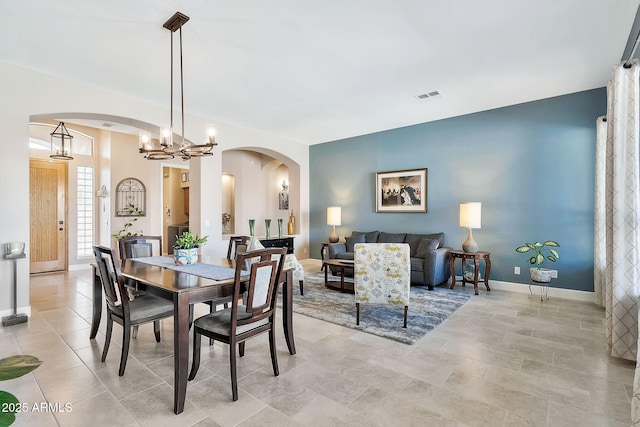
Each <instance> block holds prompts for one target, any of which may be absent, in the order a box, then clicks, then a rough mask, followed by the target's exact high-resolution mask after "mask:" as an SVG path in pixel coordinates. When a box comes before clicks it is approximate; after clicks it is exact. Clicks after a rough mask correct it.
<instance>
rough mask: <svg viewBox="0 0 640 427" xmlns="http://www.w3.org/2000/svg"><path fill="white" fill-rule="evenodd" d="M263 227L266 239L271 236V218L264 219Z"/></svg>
mask: <svg viewBox="0 0 640 427" xmlns="http://www.w3.org/2000/svg"><path fill="white" fill-rule="evenodd" d="M264 229H265V235H266V236H267V239H269V238H270V237H271V220H270V219H265V220H264Z"/></svg>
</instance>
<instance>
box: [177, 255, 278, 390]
mask: <svg viewBox="0 0 640 427" xmlns="http://www.w3.org/2000/svg"><path fill="white" fill-rule="evenodd" d="M286 251H287V250H286V248H268V249H261V250H256V251H252V252H245V253H239V254H237V257H236V271H235V275H234V284H233V299H232V301H231V307H230V308H227V309H224V310H221V311H217V312H215V313H210V314H207V315H204V316H202V317H199V318H198V319H196V320H195V322H194V323H193V326H194V327H193V331H194V332H193V361H192V364H191V372H190V373H189V380H190V381H191V380H193V379H194V378H195V376H196V374H197V373H198V368H199V367H200V347H201V345H200V341H201V337H202V335H204V336H207V337H209V338H213V339H215V340H217V341H220V342H224V343H226V344H228V345H229V364H230V369H231V390H232V395H233V400H234V401H236V400H238V376H237V371H236V345H237V346H238V352H239V353H240V357H242V356H244V349H245V342H246V340H248V339H250V338H253V337H255V336H257V335H260V334H263V333H265V332H268V333H269V348H270V353H271V365H272V367H273V375H275V376H278V375H279V371H278V359H277V356H276V337H275V326H274V325H275V317H276V301H277V299H278V298H277V297H278V285H279V284H280V282H281V274H282V266H283V265H284V255H285V254H286ZM273 255H280V256H279V257H272V256H273ZM247 261H250V263H249V264H248V263H247ZM245 265H249V277H248V278H247V277H246V276H243V273H244V274H246V273H247V271H246V270H244V268H243V266H245ZM245 291H246V295H247V298H246V302H245V303H244V304H243V305H240V304H239V300H240V294H241V293H242V292H245Z"/></svg>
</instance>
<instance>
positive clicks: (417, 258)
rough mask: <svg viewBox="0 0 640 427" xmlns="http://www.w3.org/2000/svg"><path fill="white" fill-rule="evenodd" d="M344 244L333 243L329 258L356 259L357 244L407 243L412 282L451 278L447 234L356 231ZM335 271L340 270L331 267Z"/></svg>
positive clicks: (433, 282) (432, 283)
mask: <svg viewBox="0 0 640 427" xmlns="http://www.w3.org/2000/svg"><path fill="white" fill-rule="evenodd" d="M345 240H346V241H345V242H344V243H330V244H329V248H328V249H329V250H328V253H327V255H328V257H329V258H330V259H331V258H333V259H347V260H352V259H353V246H354V245H355V244H356V243H408V244H409V247H410V250H411V252H410V253H411V284H412V285H427V286H428V287H429V289H431V290H433V288H434V286H437V285H439V284H441V283H444V282H446V281H447V280H448V279H449V277H450V275H451V274H450V272H449V256H450V254H449V252H450V250H451V248H448V247H446V246H445V245H444V233H432V234H413V233H385V232H384V231H378V230H376V231H369V232H361V231H354V232H352V233H351V236H349V237H347V238H346V239H345ZM331 271H332V273H334V274H336V272H337V269H336V268H332V269H331Z"/></svg>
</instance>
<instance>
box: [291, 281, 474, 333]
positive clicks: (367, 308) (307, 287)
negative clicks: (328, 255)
mask: <svg viewBox="0 0 640 427" xmlns="http://www.w3.org/2000/svg"><path fill="white" fill-rule="evenodd" d="M331 279H333V280H339V278H338V277H331V274H330V279H329V280H331ZM346 281H351V279H347V278H345V282H346ZM294 289H295V291H297V290H298V287H297V286H296V287H294ZM295 291H294V292H295ZM469 298H471V294H470V293H463V292H456V291H455V290H453V291H452V290H449V289H446V288H439V287H436V288H435V290H433V291H430V290H428V289H427V287H426V286H411V303H410V304H409V314H408V318H407V319H408V320H407V328H406V329H404V328H403V327H402V324H403V318H404V316H403V307H398V306H392V305H388V304H376V305H373V304H361V305H360V325H356V303H355V299H354V296H353V294H347V293H344V294H343V293H340V291H334V290H331V289H327V288H326V287H325V286H324V273H314V274H306V275H305V276H304V295H300V294H299V293H297V292H296V293H295V294H294V301H293V311H294V312H296V313H300V314H304V315H305V316H309V317H313V318H316V319H320V320H325V321H327V322H331V323H336V324H338V325H342V326H347V327H349V328H352V329H357V330H359V331H362V332H367V333H370V334H373V335H379V336H382V337H385V338H389V339H392V340H396V341H400V342H402V343H405V344H415V343H416V342H417V341H418V340H420V338H422V337H423V336H425V335H426V334H427V333H428V332H429V331H431V330H432V329H435V328H436V327H437V326H438V325H439V324H441V323H442V322H444V321H445V320H446V319H447V317H449V316H450V315H451V314H452V313H453V312H455V311H456V310H457V309H459V308H460V307H462V306H463V305H464V303H466V302H467V301H468V300H469Z"/></svg>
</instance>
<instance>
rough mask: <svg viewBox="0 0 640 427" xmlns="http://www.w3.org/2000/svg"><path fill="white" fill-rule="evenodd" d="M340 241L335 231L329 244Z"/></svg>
mask: <svg viewBox="0 0 640 427" xmlns="http://www.w3.org/2000/svg"><path fill="white" fill-rule="evenodd" d="M338 240H340V238H339V237H338V234H337V233H336V231H335V230H333V232H331V234H330V235H329V243H338Z"/></svg>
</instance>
